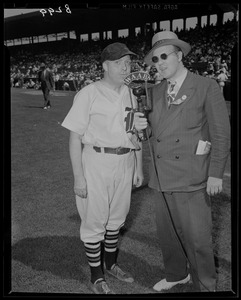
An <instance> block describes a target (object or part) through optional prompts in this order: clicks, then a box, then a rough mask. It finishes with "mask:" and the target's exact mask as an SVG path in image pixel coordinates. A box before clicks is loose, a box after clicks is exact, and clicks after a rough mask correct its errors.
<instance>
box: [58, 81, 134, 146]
mask: <svg viewBox="0 0 241 300" xmlns="http://www.w3.org/2000/svg"><path fill="white" fill-rule="evenodd" d="M132 100H133V102H134V103H131V101H130V91H129V90H128V87H127V86H126V85H123V86H122V89H121V92H120V93H117V92H116V91H114V90H112V89H110V88H108V87H107V86H105V85H104V84H103V83H101V81H97V82H94V83H92V84H89V85H88V86H86V87H84V88H83V89H82V90H80V91H79V92H78V93H77V94H76V96H75V98H74V102H73V106H72V108H71V109H70V111H69V113H68V114H67V116H66V118H65V119H64V121H63V123H62V126H63V127H65V128H67V129H69V130H71V131H74V132H76V133H78V134H80V135H83V139H82V142H83V144H89V145H93V146H98V147H112V148H116V147H125V148H133V149H135V148H136V146H135V145H134V144H133V143H132V142H131V140H132V139H133V140H134V139H135V137H134V135H133V132H132V131H133V113H132V106H133V108H135V107H136V102H135V97H134V96H133V95H132Z"/></svg>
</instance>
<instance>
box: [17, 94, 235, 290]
mask: <svg viewBox="0 0 241 300" xmlns="http://www.w3.org/2000/svg"><path fill="white" fill-rule="evenodd" d="M73 96H74V92H56V93H55V96H52V109H50V110H43V109H42V106H43V97H42V93H41V91H32V90H23V89H14V88H13V89H12V90H11V224H12V227H11V228H12V235H11V292H12V293H17V294H19V295H21V293H40V295H41V294H42V293H53V294H56V293H64V294H66V295H69V294H91V290H90V289H89V287H88V284H89V275H90V273H89V267H88V264H87V259H86V257H85V253H84V248H83V245H82V242H80V239H79V226H80V218H79V216H78V213H77V209H76V206H75V198H74V193H73V176H72V170H71V165H70V159H69V152H68V138H69V132H68V131H67V130H66V129H64V128H63V127H62V126H61V122H62V121H63V119H64V117H65V116H66V114H67V112H68V111H69V109H70V107H71V105H72V101H73ZM143 150H144V172H145V181H144V185H143V186H142V187H141V188H139V189H136V190H133V194H132V202H131V209H130V213H129V215H128V217H127V221H126V224H125V227H124V228H123V230H122V232H121V238H120V245H119V246H120V247H119V257H118V261H119V263H120V265H123V266H125V268H126V269H127V270H128V271H131V273H132V274H133V276H134V277H135V282H134V283H133V284H127V283H120V282H117V281H116V280H114V279H112V278H109V277H107V278H106V279H107V282H108V283H109V284H110V286H111V287H112V288H113V290H114V291H115V292H116V293H117V294H133V295H134V294H138V295H141V294H153V293H155V292H154V291H153V290H152V286H153V285H154V284H155V283H156V282H157V281H159V280H160V279H161V278H162V276H163V269H164V266H163V262H162V254H161V250H160V245H159V242H158V240H157V238H156V229H155V223H154V211H153V210H154V207H153V204H154V203H153V200H152V197H151V190H150V189H149V188H148V187H147V182H148V163H149V161H150V156H149V150H148V144H147V143H146V142H145V143H144V146H143ZM230 165H231V163H230V158H229V160H228V163H227V166H226V170H225V175H224V191H223V192H222V194H220V195H218V196H215V197H212V212H213V224H214V226H213V241H214V250H215V260H216V267H217V276H218V286H217V291H218V292H219V291H220V292H223V291H224V292H226V291H231V283H232V277H231V175H230V173H231V172H230V168H231V167H230ZM192 291H193V287H192V284H187V285H184V286H177V287H175V288H173V289H172V290H171V291H169V292H168V293H178V294H179V293H182V292H190V293H191V292H192ZM163 296H164V295H163Z"/></svg>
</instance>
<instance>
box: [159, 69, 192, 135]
mask: <svg viewBox="0 0 241 300" xmlns="http://www.w3.org/2000/svg"><path fill="white" fill-rule="evenodd" d="M166 90H167V85H166ZM166 90H165V92H164V97H165V100H164V101H161V102H165V109H164V105H163V109H162V112H161V119H160V122H159V125H158V130H157V132H158V136H159V135H160V134H161V133H162V132H163V131H164V130H165V129H166V128H167V127H168V126H171V124H172V121H173V120H174V119H175V118H176V117H177V115H178V114H179V113H180V112H181V111H182V110H183V108H184V107H185V106H186V105H187V103H188V102H189V101H190V99H191V97H192V95H193V94H194V92H195V88H194V84H193V76H192V73H191V72H188V74H187V77H186V78H185V80H184V82H183V84H182V86H181V88H180V90H179V91H178V93H177V95H176V97H175V99H179V98H181V97H182V96H184V95H185V96H186V100H185V101H184V102H183V103H181V104H179V105H171V107H170V109H168V108H167V99H166V96H167V95H166V94H167V91H166Z"/></svg>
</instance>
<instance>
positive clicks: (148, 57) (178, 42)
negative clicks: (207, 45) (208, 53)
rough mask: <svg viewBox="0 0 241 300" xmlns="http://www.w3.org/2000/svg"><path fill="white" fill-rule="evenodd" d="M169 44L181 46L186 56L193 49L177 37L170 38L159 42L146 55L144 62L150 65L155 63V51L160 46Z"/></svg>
mask: <svg viewBox="0 0 241 300" xmlns="http://www.w3.org/2000/svg"><path fill="white" fill-rule="evenodd" d="M167 45H173V46H177V47H179V48H180V49H181V50H182V52H183V55H184V56H186V55H187V54H188V53H189V52H190V50H191V46H190V45H189V44H188V43H186V42H184V41H182V40H177V39H169V40H167V41H164V42H162V43H160V44H159V43H157V44H156V45H155V46H154V47H153V48H152V49H151V50H150V51H149V52H148V53H147V55H146V56H145V57H144V62H145V63H146V64H147V65H148V66H150V65H154V63H153V62H152V60H151V59H152V56H153V51H154V50H156V49H157V48H160V47H163V46H167Z"/></svg>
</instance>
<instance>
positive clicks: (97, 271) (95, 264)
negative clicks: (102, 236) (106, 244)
mask: <svg viewBox="0 0 241 300" xmlns="http://www.w3.org/2000/svg"><path fill="white" fill-rule="evenodd" d="M84 247H85V253H86V256H87V259H88V263H89V266H90V272H91V282H92V283H95V282H96V280H98V279H100V278H103V279H104V274H103V272H102V267H101V243H100V242H97V243H84Z"/></svg>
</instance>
